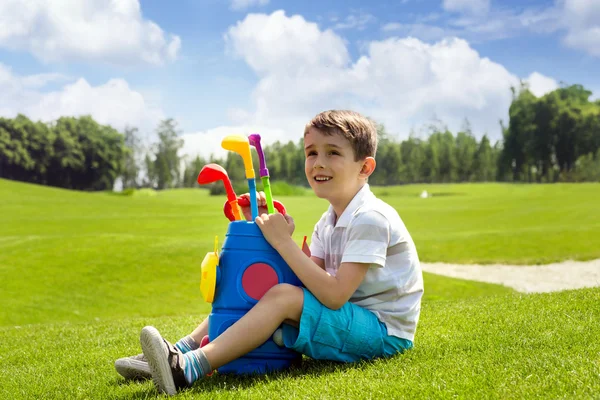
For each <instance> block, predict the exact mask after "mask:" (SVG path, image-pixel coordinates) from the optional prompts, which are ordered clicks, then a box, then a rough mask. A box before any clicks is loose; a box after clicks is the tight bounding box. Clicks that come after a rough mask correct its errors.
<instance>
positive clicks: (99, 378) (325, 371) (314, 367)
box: [0, 289, 600, 399]
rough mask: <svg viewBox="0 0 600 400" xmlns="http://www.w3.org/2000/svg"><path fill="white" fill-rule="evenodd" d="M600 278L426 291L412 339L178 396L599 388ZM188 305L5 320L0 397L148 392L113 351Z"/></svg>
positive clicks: (530, 394)
mask: <svg viewBox="0 0 600 400" xmlns="http://www.w3.org/2000/svg"><path fill="white" fill-rule="evenodd" d="M599 302H600V289H587V290H579V291H569V292H562V293H558V294H542V295H526V296H525V295H523V296H515V295H505V296H492V297H489V296H488V297H478V298H473V299H463V300H454V301H437V302H426V303H425V304H424V305H423V310H422V317H421V322H420V326H419V329H418V333H417V335H418V339H417V341H416V347H415V348H414V349H413V350H411V351H410V352H408V353H406V354H403V355H399V356H396V357H393V358H391V359H388V360H377V361H373V362H363V363H359V364H352V365H340V364H334V363H324V362H315V361H311V360H305V362H304V365H303V366H301V367H300V368H299V369H297V370H292V371H287V372H283V373H275V374H270V375H266V376H258V377H246V378H240V377H233V376H222V375H221V376H219V375H214V376H213V377H211V378H207V379H206V380H204V381H200V382H197V383H196V384H195V385H194V386H193V387H192V388H191V389H190V390H188V391H186V392H184V393H182V394H180V395H179V398H183V399H192V398H193V399H209V398H218V399H236V398H250V399H265V398H267V399H270V398H272V399H278V398H288V399H291V398H312V399H323V398H330V399H340V398H373V399H383V398H424V399H430V398H457V397H458V398H498V399H510V398H520V399H521V398H527V399H529V398H540V399H549V398H594V397H596V396H597V394H598V393H599V391H600V379H599V377H600V341H598V332H600V308H599V307H597V305H598V303H599ZM197 321H198V320H197V319H196V318H192V317H189V316H180V317H175V318H171V317H162V318H128V319H123V320H112V321H107V322H91V323H85V324H84V323H79V324H44V325H30V326H24V327H21V328H18V329H17V328H14V327H4V328H0V335H2V338H3V340H2V341H0V355H1V356H0V357H1V358H0V362H1V365H2V366H3V367H2V375H3V377H2V381H1V382H2V385H0V397H1V398H36V399H46V398H52V399H64V398H69V399H88V398H89V399H111V398H119V399H144V398H154V397H155V396H156V392H155V391H154V389H153V386H152V384H151V383H150V382H145V383H125V382H124V381H123V380H122V379H121V378H120V377H118V375H117V374H116V373H115V371H114V369H113V365H112V364H113V360H114V359H116V358H118V357H121V356H123V355H126V354H135V353H137V352H139V345H138V334H139V331H140V329H141V328H142V327H143V326H144V325H146V324H153V325H155V326H157V327H159V329H160V330H161V332H162V333H163V335H165V336H166V337H169V338H178V337H181V336H183V335H185V334H187V333H188V332H189V330H190V329H192V328H193V327H194V326H195V324H196V323H197Z"/></svg>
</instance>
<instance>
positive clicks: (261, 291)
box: [242, 263, 279, 300]
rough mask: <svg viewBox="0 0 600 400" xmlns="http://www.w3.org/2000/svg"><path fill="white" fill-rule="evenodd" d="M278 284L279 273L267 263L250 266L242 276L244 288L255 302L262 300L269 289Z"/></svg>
mask: <svg viewBox="0 0 600 400" xmlns="http://www.w3.org/2000/svg"><path fill="white" fill-rule="evenodd" d="M278 283H279V278H278V277H277V272H275V270H274V269H273V267H271V266H270V265H269V264H265V263H256V264H252V265H250V266H249V267H248V268H246V270H245V271H244V274H243V275H242V288H243V289H244V292H246V294H247V295H248V296H249V297H251V298H252V299H254V300H260V299H261V298H262V297H263V296H264V295H265V293H267V291H268V290H269V289H271V288H272V287H273V286H275V285H277V284H278Z"/></svg>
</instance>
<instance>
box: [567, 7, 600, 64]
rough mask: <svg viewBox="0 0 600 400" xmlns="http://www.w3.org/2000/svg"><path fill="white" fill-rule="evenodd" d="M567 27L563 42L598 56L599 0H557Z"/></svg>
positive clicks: (599, 45) (599, 50)
mask: <svg viewBox="0 0 600 400" xmlns="http://www.w3.org/2000/svg"><path fill="white" fill-rule="evenodd" d="M558 4H559V6H560V5H562V8H563V11H564V12H563V14H562V15H563V22H564V24H565V26H566V28H567V34H566V36H565V37H564V39H563V40H564V43H565V44H566V45H567V46H569V47H572V48H575V49H579V50H584V51H585V52H587V53H589V54H591V55H593V56H597V57H600V1H598V0H559V1H558Z"/></svg>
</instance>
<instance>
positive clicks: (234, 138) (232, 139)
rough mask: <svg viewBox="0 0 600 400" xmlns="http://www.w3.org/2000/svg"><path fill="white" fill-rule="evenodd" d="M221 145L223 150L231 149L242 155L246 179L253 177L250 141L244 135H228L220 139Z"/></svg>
mask: <svg viewBox="0 0 600 400" xmlns="http://www.w3.org/2000/svg"><path fill="white" fill-rule="evenodd" d="M221 147H222V148H224V149H225V150H229V151H233V152H235V153H238V154H239V155H240V156H242V160H243V161H244V169H245V171H246V179H252V178H254V168H253V167H252V153H251V152H250V142H249V141H248V138H247V137H246V136H242V135H228V136H225V137H224V138H223V140H222V141H221Z"/></svg>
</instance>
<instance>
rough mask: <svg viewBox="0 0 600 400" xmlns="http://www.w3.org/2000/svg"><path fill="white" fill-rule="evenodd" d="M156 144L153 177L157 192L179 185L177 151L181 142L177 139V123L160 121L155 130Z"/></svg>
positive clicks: (167, 120) (170, 119)
mask: <svg viewBox="0 0 600 400" xmlns="http://www.w3.org/2000/svg"><path fill="white" fill-rule="evenodd" d="M156 133H157V135H158V144H157V145H156V150H155V153H154V166H153V167H154V171H153V172H154V175H155V177H156V188H157V189H159V190H162V189H169V188H172V187H177V186H178V185H179V183H180V180H181V177H180V161H181V160H180V156H179V150H180V149H181V148H182V147H183V140H182V139H181V138H180V137H179V133H180V132H179V131H178V130H177V122H176V121H175V120H174V119H172V118H169V119H166V120H164V121H161V122H160V123H159V125H158V128H157V129H156Z"/></svg>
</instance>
